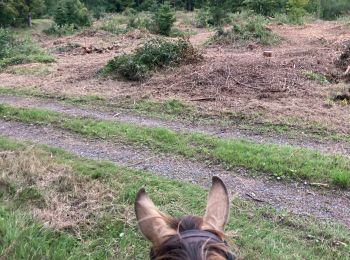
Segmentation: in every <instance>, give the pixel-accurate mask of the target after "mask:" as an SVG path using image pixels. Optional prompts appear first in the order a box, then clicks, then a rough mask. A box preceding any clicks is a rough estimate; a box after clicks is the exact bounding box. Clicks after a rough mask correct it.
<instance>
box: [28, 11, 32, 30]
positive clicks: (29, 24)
mask: <svg viewBox="0 0 350 260" xmlns="http://www.w3.org/2000/svg"><path fill="white" fill-rule="evenodd" d="M28 26H29V27H32V26H33V24H32V12H29V14H28Z"/></svg>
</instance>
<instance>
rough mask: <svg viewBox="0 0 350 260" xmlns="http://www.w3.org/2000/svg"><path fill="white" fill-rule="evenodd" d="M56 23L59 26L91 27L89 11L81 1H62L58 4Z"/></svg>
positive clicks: (55, 14) (55, 16) (55, 15)
mask: <svg viewBox="0 0 350 260" xmlns="http://www.w3.org/2000/svg"><path fill="white" fill-rule="evenodd" d="M54 21H55V22H56V23H57V24H58V25H59V26H63V25H69V24H72V25H74V26H77V27H79V26H90V25H91V20H90V17H89V12H88V9H87V8H86V7H85V5H84V4H83V3H81V2H80V1H79V0H62V1H60V2H59V3H58V5H57V7H56V10H55V13H54Z"/></svg>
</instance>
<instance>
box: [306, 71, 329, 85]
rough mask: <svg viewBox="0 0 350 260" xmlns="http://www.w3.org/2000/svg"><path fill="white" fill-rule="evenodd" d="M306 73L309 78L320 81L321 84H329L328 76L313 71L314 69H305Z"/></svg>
mask: <svg viewBox="0 0 350 260" xmlns="http://www.w3.org/2000/svg"><path fill="white" fill-rule="evenodd" d="M304 75H305V76H306V77H307V78H308V79H309V80H313V81H316V82H318V83H319V84H322V85H325V84H329V81H328V79H327V78H326V76H324V75H322V74H319V73H316V72H313V71H305V72H304Z"/></svg>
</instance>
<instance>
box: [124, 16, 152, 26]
mask: <svg viewBox="0 0 350 260" xmlns="http://www.w3.org/2000/svg"><path fill="white" fill-rule="evenodd" d="M151 24H152V20H151V19H150V18H149V16H148V15H147V14H146V13H138V14H133V15H130V16H129V20H128V25H127V27H128V28H130V29H150V27H151Z"/></svg>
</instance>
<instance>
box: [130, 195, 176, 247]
mask: <svg viewBox="0 0 350 260" xmlns="http://www.w3.org/2000/svg"><path fill="white" fill-rule="evenodd" d="M135 213H136V218H137V221H138V224H139V227H140V230H141V232H142V234H143V235H144V236H145V237H146V238H147V239H148V240H150V241H151V242H152V243H153V245H154V246H159V245H161V244H162V243H163V242H164V241H165V240H166V239H167V238H168V237H169V236H173V235H175V234H176V230H174V229H172V228H170V227H169V224H168V223H170V220H171V219H170V217H168V216H166V215H165V214H163V213H161V212H160V211H159V210H158V209H157V208H156V206H155V205H154V203H153V201H152V200H151V199H150V198H149V197H148V195H147V193H146V191H145V189H143V188H142V189H140V190H139V192H138V193H137V196H136V201H135Z"/></svg>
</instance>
